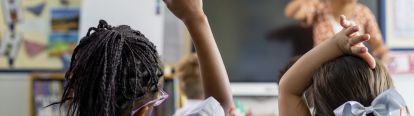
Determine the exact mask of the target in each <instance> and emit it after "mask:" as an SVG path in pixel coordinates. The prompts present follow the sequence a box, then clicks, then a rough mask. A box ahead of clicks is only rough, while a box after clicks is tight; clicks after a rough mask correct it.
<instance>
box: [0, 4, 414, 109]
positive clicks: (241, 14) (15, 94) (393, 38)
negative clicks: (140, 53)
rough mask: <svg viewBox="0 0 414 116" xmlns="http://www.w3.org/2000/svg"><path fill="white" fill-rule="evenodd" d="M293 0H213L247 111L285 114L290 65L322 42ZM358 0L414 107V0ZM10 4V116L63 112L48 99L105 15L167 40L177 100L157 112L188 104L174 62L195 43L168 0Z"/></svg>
mask: <svg viewBox="0 0 414 116" xmlns="http://www.w3.org/2000/svg"><path fill="white" fill-rule="evenodd" d="M293 1H297V0H204V10H205V13H206V15H207V16H208V18H209V21H210V24H211V28H212V30H213V33H214V35H215V37H216V41H217V44H218V46H219V49H220V52H221V54H222V57H223V60H224V63H225V65H226V68H227V72H228V73H229V77H230V81H231V85H232V92H233V95H234V98H235V106H236V111H237V114H238V115H240V116H243V115H253V116H277V113H278V111H277V110H278V108H277V96H278V95H277V93H278V91H277V90H278V87H277V82H278V78H279V76H280V75H281V74H280V71H281V70H282V69H283V67H284V66H285V65H286V64H287V63H288V62H289V60H290V59H291V58H292V57H294V56H297V55H301V54H304V53H306V52H307V51H308V50H310V49H311V48H312V47H313V45H314V40H313V39H312V38H313V37H314V29H316V28H313V27H312V26H309V25H307V26H306V24H304V23H303V22H301V21H297V20H294V18H288V17H287V16H286V15H285V9H286V7H287V5H288V4H289V3H291V2H293ZM313 1H315V0H313ZM316 1H317V0H316ZM328 1H329V0H328ZM332 1H340V0H332ZM343 1H347V0H343ZM349 1H353V0H349ZM358 3H360V4H363V5H365V6H366V7H367V8H369V10H370V11H371V12H372V15H373V16H374V19H375V20H376V21H377V23H374V24H375V25H376V26H378V27H379V30H380V31H381V33H380V34H381V36H382V37H383V38H381V39H382V40H383V41H384V44H383V46H384V47H386V48H389V52H387V53H388V54H387V57H388V60H387V62H386V63H387V67H388V69H389V71H390V72H391V73H392V77H393V79H394V82H395V85H396V87H397V89H398V90H399V91H400V92H401V94H402V95H403V97H404V98H405V99H406V102H407V104H408V108H409V109H410V110H411V111H414V92H413V91H412V90H410V88H413V87H414V23H412V22H410V21H412V20H414V15H413V13H410V12H409V10H410V7H411V6H413V5H414V0H358ZM0 4H1V5H0V115H2V116H3V115H5V116H59V115H60V113H59V112H60V111H59V107H58V106H53V107H45V106H47V105H49V104H50V103H53V102H56V101H57V100H59V98H60V96H61V95H62V92H63V87H64V85H65V81H64V73H65V70H66V69H67V68H68V63H70V58H71V54H72V51H73V49H74V48H75V47H76V44H77V43H78V41H79V40H80V39H81V38H82V37H83V36H85V35H86V32H87V30H88V29H89V27H93V26H96V25H97V24H98V21H99V19H105V20H107V21H108V23H109V24H111V25H121V24H127V25H130V26H132V27H133V28H135V29H137V30H140V31H141V32H142V33H144V34H145V35H146V36H147V37H148V38H149V39H150V40H151V41H152V42H154V43H155V45H156V46H157V49H158V51H159V53H160V56H161V58H162V61H163V62H164V64H165V66H164V67H165V68H164V70H165V74H166V75H165V77H166V79H165V83H164V88H165V90H166V91H167V92H168V93H169V94H170V98H169V100H168V101H167V102H166V103H164V104H163V105H162V106H160V107H159V108H158V109H159V110H157V113H156V114H154V115H160V116H164V115H165V116H169V115H172V114H173V113H174V112H175V111H176V110H177V109H179V108H180V107H182V106H183V104H185V102H186V97H185V96H183V95H182V93H181V92H180V90H179V89H178V83H180V82H179V81H178V79H176V78H175V75H174V74H175V70H174V66H176V64H177V63H178V61H179V60H180V59H181V58H182V57H183V56H185V55H187V54H190V53H192V52H194V48H193V46H192V43H191V39H190V37H189V35H188V32H187V30H186V28H185V26H184V25H183V24H182V22H181V21H179V20H178V19H176V18H175V17H174V16H173V15H172V14H171V13H170V12H169V11H168V9H166V8H165V6H164V4H163V3H162V0H116V1H115V0H2V1H1V3H0ZM326 28H327V29H330V28H331V27H326ZM62 109H63V110H64V108H62Z"/></svg>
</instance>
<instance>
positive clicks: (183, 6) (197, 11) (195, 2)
mask: <svg viewBox="0 0 414 116" xmlns="http://www.w3.org/2000/svg"><path fill="white" fill-rule="evenodd" d="M164 2H165V4H166V5H167V7H168V9H169V10H170V11H171V12H172V13H173V14H174V15H175V16H176V17H177V18H179V19H181V20H182V21H184V22H186V21H190V20H198V19H200V18H204V17H205V14H204V11H203V1H202V0H164Z"/></svg>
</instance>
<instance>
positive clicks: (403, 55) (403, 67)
mask: <svg viewBox="0 0 414 116" xmlns="http://www.w3.org/2000/svg"><path fill="white" fill-rule="evenodd" d="M388 70H389V71H390V72H391V73H393V74H401V73H414V52H404V51H400V52H393V53H391V54H390V63H389V64H388Z"/></svg>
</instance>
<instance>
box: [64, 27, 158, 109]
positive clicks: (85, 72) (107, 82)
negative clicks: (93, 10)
mask: <svg viewBox="0 0 414 116" xmlns="http://www.w3.org/2000/svg"><path fill="white" fill-rule="evenodd" d="M92 31H94V32H92ZM161 76H162V69H161V66H160V61H159V56H158V53H157V51H156V49H155V45H154V44H153V43H151V42H150V41H149V40H148V39H147V38H146V37H145V36H144V35H143V34H142V33H141V32H139V31H135V30H133V29H131V28H130V27H129V26H126V25H121V26H118V27H112V26H110V25H108V23H107V22H106V21H104V20H100V21H99V25H98V26H97V28H95V27H91V28H90V29H89V30H88V33H87V34H86V36H85V37H83V38H82V40H81V41H80V43H79V45H78V46H77V47H76V48H75V50H74V52H73V55H72V59H71V63H70V68H69V70H68V71H67V72H66V74H65V78H66V80H67V85H66V86H65V89H64V92H63V95H62V99H61V101H60V102H59V104H60V105H61V106H62V105H63V104H65V103H68V112H67V115H68V116H96V115H99V116H115V115H120V114H121V113H122V112H123V111H124V110H125V108H124V107H123V106H125V105H131V104H132V102H133V101H135V100H140V99H142V97H143V96H144V95H146V94H153V93H155V92H157V91H158V85H157V84H158V81H159V77H161Z"/></svg>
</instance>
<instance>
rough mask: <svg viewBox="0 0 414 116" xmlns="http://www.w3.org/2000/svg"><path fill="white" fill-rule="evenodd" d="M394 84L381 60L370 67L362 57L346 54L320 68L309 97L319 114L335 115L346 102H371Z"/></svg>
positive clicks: (308, 91) (317, 115)
mask: <svg viewBox="0 0 414 116" xmlns="http://www.w3.org/2000/svg"><path fill="white" fill-rule="evenodd" d="M392 87H394V85H393V81H392V79H391V76H390V75H389V73H388V71H387V70H386V68H385V67H384V65H382V64H381V63H379V62H377V67H376V68H375V69H370V68H369V66H368V64H367V63H365V62H364V61H363V60H362V59H360V58H358V57H354V56H342V57H339V58H337V59H334V60H332V61H330V62H328V63H325V64H324V65H323V66H322V67H321V68H320V69H319V70H318V71H316V73H315V74H314V76H313V83H312V85H311V86H310V87H309V89H308V90H307V93H308V95H309V97H307V101H309V102H311V103H312V106H313V108H314V113H315V115H316V116H333V115H334V114H333V111H334V110H335V109H336V108H337V107H339V106H340V105H342V104H343V103H345V102H348V101H357V102H359V103H361V104H362V105H364V106H369V105H371V102H372V101H373V100H374V99H375V98H376V97H377V96H378V95H379V94H381V93H382V92H384V91H386V90H388V89H390V88H392ZM369 115H372V114H369Z"/></svg>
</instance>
